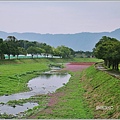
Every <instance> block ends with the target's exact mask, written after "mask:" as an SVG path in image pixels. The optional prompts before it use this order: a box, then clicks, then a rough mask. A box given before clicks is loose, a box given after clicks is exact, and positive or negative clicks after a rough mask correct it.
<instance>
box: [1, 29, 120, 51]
mask: <svg viewBox="0 0 120 120" xmlns="http://www.w3.org/2000/svg"><path fill="white" fill-rule="evenodd" d="M10 35H12V36H15V37H16V38H17V39H18V40H29V41H37V42H40V43H47V44H48V45H51V46H53V47H57V46H60V45H65V46H67V47H70V48H72V49H73V50H75V51H78V50H82V51H92V49H93V48H94V46H95V44H96V43H97V42H98V41H99V40H100V39H101V38H102V36H109V37H113V38H116V39H118V40H120V28H119V29H116V30H114V31H112V32H98V33H91V32H81V33H75V34H40V33H30V32H25V33H17V32H13V33H7V32H4V31H0V38H3V39H4V40H5V39H6V38H7V36H10Z"/></svg>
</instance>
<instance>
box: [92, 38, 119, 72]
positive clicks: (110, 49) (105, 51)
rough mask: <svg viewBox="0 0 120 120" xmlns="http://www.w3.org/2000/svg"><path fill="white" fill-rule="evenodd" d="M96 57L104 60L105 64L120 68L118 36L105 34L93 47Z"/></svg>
mask: <svg viewBox="0 0 120 120" xmlns="http://www.w3.org/2000/svg"><path fill="white" fill-rule="evenodd" d="M93 52H94V55H95V57H97V58H99V59H103V60H104V65H105V66H107V67H108V68H112V69H113V70H119V62H120V41H119V40H117V39H116V38H111V37H107V36H103V37H102V38H101V39H100V40H99V42H98V43H96V45H95V48H94V49H93Z"/></svg>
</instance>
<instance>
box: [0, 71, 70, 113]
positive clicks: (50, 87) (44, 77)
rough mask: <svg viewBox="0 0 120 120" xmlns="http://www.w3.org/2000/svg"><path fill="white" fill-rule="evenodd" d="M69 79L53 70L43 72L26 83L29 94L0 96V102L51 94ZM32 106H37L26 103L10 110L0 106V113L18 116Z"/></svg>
mask: <svg viewBox="0 0 120 120" xmlns="http://www.w3.org/2000/svg"><path fill="white" fill-rule="evenodd" d="M69 79H70V74H67V73H57V72H55V70H52V71H49V72H45V73H43V74H41V75H40V76H39V77H36V78H34V79H32V80H30V81H29V82H28V87H29V88H30V91H29V92H23V93H17V94H12V95H9V96H0V102H3V103H7V102H8V101H10V100H19V99H26V98H30V97H31V96H35V95H40V94H47V93H53V92H55V91H56V90H57V89H58V88H60V87H62V86H63V85H64V84H66V83H67V82H68V81H69ZM34 106H37V104H35V103H34V104H32V103H26V104H23V106H16V107H15V108H11V106H8V105H0V113H6V114H18V113H20V112H24V111H25V110H26V109H28V108H31V107H32V108H33V107H34ZM11 109H13V110H11ZM14 111H16V112H14Z"/></svg>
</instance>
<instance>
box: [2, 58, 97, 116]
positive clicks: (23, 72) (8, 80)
mask: <svg viewBox="0 0 120 120" xmlns="http://www.w3.org/2000/svg"><path fill="white" fill-rule="evenodd" d="M97 60H98V59H87V58H86V59H82V58H81V59H20V60H11V61H3V62H1V66H0V67H1V73H2V74H1V78H0V80H1V81H0V82H1V86H2V87H1V88H0V89H1V95H2V94H3V95H9V94H13V93H18V92H22V91H28V90H29V89H28V88H27V86H26V83H27V82H28V81H29V80H30V79H31V78H33V77H36V76H38V75H39V74H40V73H41V71H45V70H47V69H49V67H48V66H49V65H50V64H52V63H66V62H81V61H84V62H88V61H89V62H90V61H92V62H95V61H97ZM74 73H76V72H73V73H71V74H72V75H73V76H72V79H73V78H74V79H76V77H75V76H74ZM78 73H79V72H78ZM76 76H79V74H78V75H76ZM76 83H77V82H76ZM66 85H67V84H66ZM66 85H65V88H66ZM68 86H69V85H68ZM78 88H80V87H78ZM68 89H69V88H68ZM74 89H75V88H74ZM80 89H81V88H80ZM66 90H67V88H66ZM69 90H70V89H69ZM76 93H78V94H76ZM81 93H82V92H81ZM66 94H67V93H66ZM74 94H76V95H77V96H79V92H78V91H74ZM74 94H73V95H74ZM57 95H58V96H59V93H58V94H57ZM68 95H70V96H71V98H73V99H71V100H72V101H71V103H72V102H77V101H73V100H74V99H75V98H76V95H75V96H74V97H73V96H72V95H71V93H70V94H68ZM52 96H53V97H54V94H52V95H50V96H47V97H45V99H44V101H48V98H49V97H50V98H51V97H52ZM55 96H56V95H55ZM58 96H57V98H58ZM81 96H82V94H81V95H80V96H79V97H80V98H81V101H85V100H84V98H82V97H81ZM57 98H56V99H57ZM60 98H61V97H60ZM80 98H78V99H80ZM48 103H49V102H48ZM40 104H41V103H40ZM78 104H79V105H80V106H81V102H80V103H78ZM49 105H51V104H48V105H47V104H45V105H43V108H44V109H46V108H47V107H49ZM66 105H67V104H66ZM40 106H42V105H40ZM40 106H38V107H35V108H36V110H35V108H34V109H33V110H32V111H31V110H29V111H30V112H31V113H32V114H30V116H32V115H34V114H35V112H34V111H36V112H38V108H40V109H41V107H40ZM68 106H69V105H68ZM82 106H84V107H85V106H87V105H86V103H83V105H82ZM69 107H71V108H74V107H75V106H74V107H72V106H69ZM84 107H82V109H83V108H84ZM82 109H79V108H78V110H80V111H81V110H82ZM85 109H86V110H85ZM88 109H89V108H87V107H86V108H84V109H83V110H82V111H83V114H82V115H81V116H79V115H78V116H79V117H80V118H92V117H91V116H92V115H91V114H89V115H88V116H89V117H88V116H86V114H87V111H88ZM70 110H71V109H70ZM76 110H77V108H76ZM66 112H67V111H66ZM70 114H71V113H70ZM61 116H62V115H61ZM73 116H74V115H73ZM36 117H38V118H39V114H38V115H37V116H36ZM46 117H47V116H46ZM64 117H65V116H63V118H64ZM75 117H76V116H75ZM1 118H2V117H1ZM3 118H9V116H8V117H6V116H5V117H3ZM25 118H27V116H26V117H25ZM65 118H66V117H65ZM77 118H78V117H77Z"/></svg>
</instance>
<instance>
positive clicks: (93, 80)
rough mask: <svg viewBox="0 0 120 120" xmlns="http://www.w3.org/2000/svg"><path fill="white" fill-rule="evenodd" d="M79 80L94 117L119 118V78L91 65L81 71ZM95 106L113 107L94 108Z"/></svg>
mask: <svg viewBox="0 0 120 120" xmlns="http://www.w3.org/2000/svg"><path fill="white" fill-rule="evenodd" d="M81 81H82V84H83V86H84V89H85V91H86V93H85V97H86V98H87V101H88V102H89V104H90V107H91V109H93V111H94V116H95V118H120V80H118V79H116V78H114V77H112V76H110V75H108V74H107V73H104V72H102V71H98V70H96V69H95V68H94V67H93V66H92V67H89V68H88V69H86V70H85V71H84V72H83V73H82V78H81ZM96 106H106V108H109V107H111V106H113V109H111V110H110V109H106V110H105V109H103V110H96Z"/></svg>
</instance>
